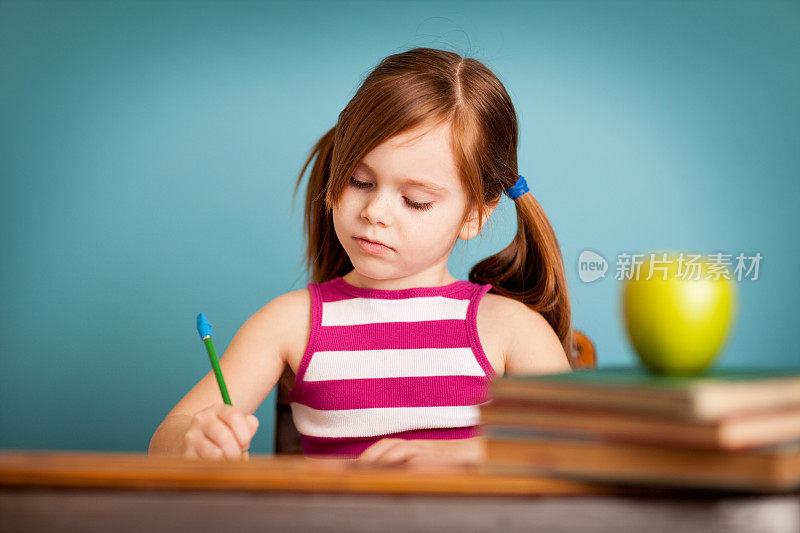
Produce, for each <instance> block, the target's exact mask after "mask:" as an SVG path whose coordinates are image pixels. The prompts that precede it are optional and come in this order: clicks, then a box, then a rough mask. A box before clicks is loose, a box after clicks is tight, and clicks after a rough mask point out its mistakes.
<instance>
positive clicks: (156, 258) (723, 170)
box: [0, 0, 800, 453]
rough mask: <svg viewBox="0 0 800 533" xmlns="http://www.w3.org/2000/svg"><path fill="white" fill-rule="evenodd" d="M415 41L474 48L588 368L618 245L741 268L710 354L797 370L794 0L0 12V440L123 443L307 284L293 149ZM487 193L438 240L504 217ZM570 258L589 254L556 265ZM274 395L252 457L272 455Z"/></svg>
mask: <svg viewBox="0 0 800 533" xmlns="http://www.w3.org/2000/svg"><path fill="white" fill-rule="evenodd" d="M414 46H432V47H436V48H446V49H451V50H453V51H456V52H459V53H462V54H466V55H469V56H471V57H476V58H477V59H480V60H482V61H484V62H485V63H486V64H487V65H488V66H489V67H490V68H492V69H493V70H494V72H495V73H496V74H497V75H498V77H499V78H500V79H501V80H502V81H503V83H504V84H505V85H506V88H507V89H508V91H509V93H510V94H511V97H512V98H513V101H514V104H515V106H516V108H517V112H518V117H519V124H520V145H519V162H520V171H521V173H522V174H523V175H525V176H526V178H527V180H528V183H529V185H530V187H531V189H532V190H533V192H534V194H536V196H537V198H538V199H539V201H540V202H541V204H542V205H543V207H544V208H545V210H546V212H547V213H548V215H549V217H550V219H551V222H552V224H553V226H554V227H555V230H556V232H557V235H558V237H559V239H560V242H561V246H562V251H563V254H564V258H565V261H566V268H567V273H568V277H569V283H570V289H571V297H572V303H573V308H574V322H575V325H576V327H578V328H579V329H582V330H583V331H586V332H587V333H588V334H589V335H590V336H591V338H592V339H593V340H594V341H595V343H596V345H597V348H598V356H599V360H600V365H601V366H606V365H612V364H628V363H631V364H632V363H634V362H635V359H634V354H633V352H632V350H631V348H630V346H629V345H628V343H627V339H626V337H625V333H624V330H623V327H622V322H621V319H620V314H619V293H620V290H621V286H622V285H621V282H619V281H616V280H615V279H613V275H612V274H613V270H614V262H615V260H616V256H617V254H619V253H621V252H635V253H642V252H648V251H651V250H661V249H668V248H680V249H685V250H694V251H698V252H701V253H704V254H707V253H712V252H717V251H723V252H725V253H731V254H734V255H735V254H737V253H738V252H744V253H746V254H748V255H752V254H754V253H755V252H760V253H761V254H762V256H763V257H764V259H763V260H762V263H761V265H760V271H759V279H758V280H755V281H753V280H742V281H741V282H738V283H737V285H738V287H739V289H740V291H739V296H740V303H741V305H740V311H739V316H738V318H737V323H736V329H735V331H734V333H733V335H732V337H731V339H730V341H729V344H728V346H727V347H726V349H725V351H724V352H723V354H722V356H721V359H720V364H722V363H724V364H726V365H748V364H770V365H776V366H791V365H795V364H796V363H797V359H798V355H797V354H798V351H799V350H798V349H799V348H800V341H798V336H797V335H796V327H797V326H796V325H797V319H798V312H797V302H798V297H800V284H798V282H797V278H795V275H794V274H793V272H794V268H796V267H797V265H798V264H799V263H800V253H799V252H800V250H799V249H798V242H799V241H798V239H797V236H796V235H795V233H796V231H797V229H798V210H797V207H796V203H797V200H798V196H799V195H798V193H800V185H798V183H799V180H798V177H799V176H798V172H799V171H800V149H799V148H800V137H799V136H798V124H800V106H798V97H797V95H798V94H800V4H798V2H774V1H772V2H727V1H726V2H594V1H591V2H577V1H570V2H491V3H488V2H465V1H463V0H462V1H457V2H407V1H406V2H377V3H376V2H285V3H284V2H281V3H278V2H254V3H244V2H219V3H217V2H213V3H205V2H194V1H193V2H171V3H168V2H136V3H128V2H124V3H121V2H110V1H109V2H74V1H73V2H8V1H5V0H4V1H2V2H0V54H1V55H2V57H1V59H2V68H0V113H1V115H0V180H2V182H1V183H2V210H0V221H1V223H0V246H2V248H1V249H2V252H0V269H1V270H0V271H1V272H2V278H1V281H0V354H2V355H1V356H0V357H2V360H0V363H2V368H3V374H4V376H3V380H2V383H3V385H2V388H0V402H1V404H2V405H3V409H1V410H0V413H2V414H0V417H2V419H1V420H0V427H2V428H3V430H2V431H0V447H3V448H29V449H80V450H109V451H137V452H143V451H146V450H147V446H148V443H149V440H150V437H151V436H152V433H153V431H154V430H155V428H156V426H157V425H158V424H159V423H160V422H161V420H162V419H163V417H164V416H165V415H166V414H167V412H168V411H169V410H170V409H171V408H172V407H173V406H174V405H175V403H177V401H178V400H179V399H180V398H181V397H182V396H183V395H184V394H185V393H186V392H187V391H188V390H189V389H190V388H191V387H192V386H193V385H194V384H195V383H196V382H197V381H198V380H199V379H200V378H202V377H203V375H205V374H206V373H207V372H209V370H210V365H209V363H208V358H207V356H206V354H205V351H204V349H203V345H202V342H201V341H200V339H199V337H198V335H197V332H196V330H195V317H196V316H197V314H198V313H199V312H201V311H202V312H204V313H206V315H207V316H208V317H209V319H210V321H211V323H212V325H213V327H214V333H215V337H214V338H215V344H216V347H217V351H218V353H219V354H220V355H222V354H223V353H224V350H225V348H226V347H227V345H228V343H229V342H230V340H231V338H232V337H233V335H234V334H235V333H236V331H237V330H238V328H239V327H240V326H241V325H242V324H243V323H244V321H245V320H246V319H247V318H248V317H249V316H250V315H252V314H253V313H254V312H255V311H256V310H257V309H259V308H260V307H261V306H263V305H264V304H266V303H267V302H268V301H270V300H271V299H273V298H274V297H276V296H277V295H279V294H281V293H284V292H287V291H290V290H294V289H298V288H302V287H305V277H304V272H303V269H302V265H303V263H302V251H303V242H302V234H301V229H302V224H301V216H302V201H301V196H298V199H297V200H296V202H295V203H294V206H292V204H291V191H292V187H293V184H294V181H295V179H296V176H297V174H298V172H299V170H300V168H301V165H302V162H303V160H304V158H305V157H306V155H307V154H308V152H309V150H310V148H311V146H312V144H313V143H314V142H315V141H316V140H317V139H318V138H319V137H320V136H321V135H322V134H323V133H324V132H325V131H326V130H327V129H328V128H330V127H332V126H333V125H334V124H335V121H336V119H337V116H338V113H339V112H340V111H341V109H342V108H343V107H344V105H345V104H346V103H347V102H348V100H349V99H350V98H351V97H352V95H353V94H354V92H355V90H356V88H357V87H358V85H359V83H360V81H361V80H362V79H363V77H364V76H365V75H366V74H367V73H368V72H369V71H370V70H371V69H372V68H373V67H374V66H375V65H376V64H377V62H378V61H379V60H380V59H381V58H383V57H384V56H386V55H389V54H392V53H396V52H400V51H403V50H406V49H408V48H411V47H414ZM513 209H514V207H513V204H512V203H511V202H510V200H508V199H507V198H504V199H503V201H502V202H501V206H500V208H498V210H497V211H496V212H495V215H493V217H492V219H491V221H490V224H489V226H488V227H487V228H486V230H485V235H484V236H483V237H481V238H479V239H475V240H474V241H472V242H470V243H468V245H465V246H461V245H459V246H458V247H457V249H456V251H455V253H454V254H453V256H452V257H451V268H452V272H453V274H454V275H455V276H457V277H459V278H462V279H465V278H466V276H467V272H468V270H469V268H470V267H471V266H472V265H473V264H474V263H475V262H477V261H478V260H480V259H481V258H483V257H486V256H487V255H489V254H491V253H494V252H496V251H498V250H500V249H501V248H503V247H504V246H505V245H506V244H507V243H508V242H509V241H510V239H511V237H512V235H513V234H514V232H515V231H516V228H515V222H514V218H513V211H512V210H513ZM584 249H592V250H595V251H597V252H599V253H601V254H602V255H603V256H604V257H605V258H606V259H607V260H608V261H609V262H610V263H611V265H610V267H611V270H610V272H609V275H607V277H606V278H605V279H602V280H599V281H597V282H595V283H592V284H585V283H582V282H581V281H580V280H579V279H578V277H577V257H578V254H579V253H580V252H581V251H582V250H584ZM274 400H275V396H274V391H273V393H272V394H271V395H270V396H269V397H268V399H267V401H265V402H264V404H262V406H261V408H260V409H259V410H258V411H257V413H256V414H257V416H258V417H259V419H260V421H261V426H260V429H259V432H258V434H257V435H256V437H255V438H254V441H253V446H252V450H253V452H254V453H267V452H270V451H272V449H273V448H272V438H273V435H272V424H273V419H272V413H273V409H274Z"/></svg>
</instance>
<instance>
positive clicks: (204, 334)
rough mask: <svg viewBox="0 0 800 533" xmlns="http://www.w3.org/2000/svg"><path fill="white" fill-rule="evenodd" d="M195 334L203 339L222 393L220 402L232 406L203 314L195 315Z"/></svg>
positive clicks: (209, 327)
mask: <svg viewBox="0 0 800 533" xmlns="http://www.w3.org/2000/svg"><path fill="white" fill-rule="evenodd" d="M197 332H198V333H199V334H200V338H201V339H203V344H205V345H206V351H207V352H208V358H209V359H210V360H211V367H212V368H213V369H214V375H215V376H217V384H218V385H219V390H220V392H221V393H222V400H223V401H224V402H225V403H227V404H228V405H233V404H232V403H231V398H230V396H228V388H227V387H226V386H225V378H223V377H222V369H220V367H219V360H218V359H217V351H216V350H215V349H214V341H213V340H211V324H210V323H209V321H208V319H207V318H206V315H205V314H203V313H200V314H199V315H197Z"/></svg>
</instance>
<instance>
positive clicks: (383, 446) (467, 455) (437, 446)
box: [355, 437, 486, 467]
mask: <svg viewBox="0 0 800 533" xmlns="http://www.w3.org/2000/svg"><path fill="white" fill-rule="evenodd" d="M485 452H486V450H485V441H484V438H483V437H473V438H470V439H448V440H427V439H414V440H406V439H381V440H379V441H378V442H376V443H375V444H373V445H372V446H370V447H369V448H367V449H366V450H364V451H363V452H362V453H361V455H359V456H358V458H357V459H356V461H355V462H356V464H358V465H385V466H407V467H422V466H475V465H479V464H480V463H482V462H483V460H484V459H485Z"/></svg>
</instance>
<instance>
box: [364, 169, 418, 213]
mask: <svg viewBox="0 0 800 533" xmlns="http://www.w3.org/2000/svg"><path fill="white" fill-rule="evenodd" d="M350 184H351V185H353V186H354V187H357V188H359V189H368V188H369V187H372V184H371V183H368V182H366V181H359V180H357V179H355V178H354V177H351V178H350ZM403 199H404V200H405V201H406V205H408V207H410V208H411V209H417V210H420V211H426V210H428V209H430V208H431V207H433V202H425V203H420V202H414V201H413V200H409V199H408V198H406V197H405V196H404V197H403Z"/></svg>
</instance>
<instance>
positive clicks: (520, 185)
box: [506, 174, 530, 200]
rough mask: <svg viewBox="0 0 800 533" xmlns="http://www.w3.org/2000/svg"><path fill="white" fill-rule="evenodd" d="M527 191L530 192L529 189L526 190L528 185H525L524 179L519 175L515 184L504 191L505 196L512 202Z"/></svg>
mask: <svg viewBox="0 0 800 533" xmlns="http://www.w3.org/2000/svg"><path fill="white" fill-rule="evenodd" d="M528 191H530V189H528V184H527V183H525V178H524V177H523V176H522V174H520V175H519V179H518V180H517V182H516V183H515V184H514V185H512V186H511V187H509V188H508V189H506V194H507V195H508V197H509V198H511V199H512V200H516V199H517V198H519V197H520V196H522V195H523V194H525V193H526V192H528Z"/></svg>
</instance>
